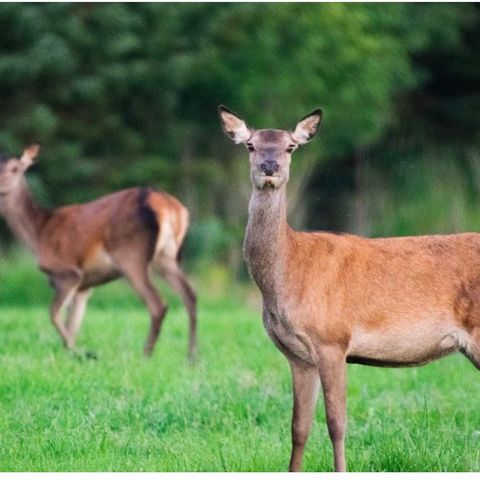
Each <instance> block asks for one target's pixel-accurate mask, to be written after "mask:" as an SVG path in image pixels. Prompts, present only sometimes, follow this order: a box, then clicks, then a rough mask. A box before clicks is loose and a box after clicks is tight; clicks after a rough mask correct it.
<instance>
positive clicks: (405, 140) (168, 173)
mask: <svg viewBox="0 0 480 480" xmlns="http://www.w3.org/2000/svg"><path fill="white" fill-rule="evenodd" d="M478 18H479V9H478V7H477V6H475V5H467V4H388V5H386V4H341V3H340V4H339V3H337V4H328V3H327V4H295V3H291V4H253V3H252V4H250V3H239V4H78V3H77V4H42V5H35V4H2V5H0V105H1V112H2V114H1V116H0V149H1V150H2V151H10V152H12V153H19V152H20V150H21V149H22V148H23V146H24V145H25V144H27V143H29V142H33V141H35V142H40V143H41V144H42V145H43V151H42V154H41V157H40V161H39V166H38V167H37V168H36V169H35V170H33V171H32V173H31V174H30V178H31V180H32V185H33V187H34V189H35V191H36V194H37V195H38V196H39V197H40V198H41V199H42V201H43V202H44V203H47V204H49V205H60V204H64V203H69V202H78V201H85V200H88V199H91V198H94V197H96V196H98V195H100V194H103V193H107V192H110V191H112V190H114V189H120V188H123V187H127V186H131V185H144V184H150V185H153V186H156V187H159V188H164V189H166V190H168V191H171V192H172V193H174V194H176V195H177V196H179V197H180V199H182V200H183V201H184V202H185V203H186V204H187V206H188V207H189V208H190V209H191V211H192V214H193V219H194V221H195V222H196V223H197V224H199V227H198V228H197V236H198V235H201V232H206V235H209V232H211V228H212V225H213V224H214V223H212V222H215V221H219V222H220V225H222V226H223V228H224V230H225V232H228V233H227V234H226V235H224V236H222V239H220V240H219V241H220V243H221V244H222V245H223V242H224V241H228V242H229V245H231V248H232V249H233V250H234V252H233V253H232V252H227V253H226V254H225V255H224V256H226V257H227V258H228V259H229V261H232V259H233V258H238V255H237V254H236V251H238V248H239V241H240V237H241V232H242V227H243V225H244V221H245V215H246V198H247V197H248V189H249V185H248V179H247V162H246V158H245V154H244V152H242V151H241V149H239V148H238V147H237V149H235V147H234V146H233V145H231V144H230V143H228V141H227V140H226V139H225V138H224V137H223V134H222V132H221V131H220V127H219V124H218V119H217V114H216V107H217V105H218V104H219V103H224V104H226V105H228V106H230V107H231V108H233V109H234V110H236V111H238V113H240V114H241V115H243V116H244V117H245V118H246V119H247V121H248V122H249V123H250V124H251V125H252V126H254V127H257V128H261V127H267V126H275V127H278V128H291V127H293V126H294V124H295V122H296V120H297V119H299V118H301V117H302V116H304V115H305V114H306V113H308V112H309V111H311V110H312V109H313V108H314V107H316V106H322V108H323V109H324V112H325V116H324V124H323V127H322V131H321V135H320V137H319V139H318V140H316V142H315V144H312V145H310V146H308V147H306V148H305V149H303V151H300V152H299V153H298V154H296V161H295V164H296V165H294V166H293V168H295V169H297V171H296V172H295V177H296V178H299V179H300V180H299V182H298V184H299V186H300V187H301V190H300V194H302V195H304V196H306V197H305V198H307V199H308V201H307V202H301V204H296V210H297V212H298V215H297V219H300V220H298V221H297V222H296V226H313V227H323V228H329V227H336V228H343V229H345V228H346V229H353V230H357V231H362V230H365V228H363V227H362V225H361V223H362V222H361V221H358V220H356V221H354V222H349V221H346V220H343V219H344V218H345V217H346V216H347V213H351V204H350V203H349V202H348V198H347V197H349V195H351V194H353V195H354V197H355V196H356V195H357V193H358V192H359V191H361V190H362V188H363V187H364V186H362V185H360V184H359V182H358V178H357V174H356V173H355V172H356V170H355V169H356V166H357V163H358V162H356V160H355V159H356V158H358V157H359V152H360V153H361V152H367V156H368V160H369V168H370V169H373V171H375V172H380V173H381V175H382V176H386V177H387V178H388V181H389V182H392V183H393V184H395V183H396V182H397V181H398V175H401V172H400V173H399V172H398V169H397V167H396V166H395V164H397V163H398V157H402V156H404V155H405V153H406V154H407V155H410V156H411V157H412V158H413V159H414V161H415V162H417V161H419V159H421V158H423V157H424V156H425V155H427V156H428V155H430V154H431V149H430V147H431V146H432V145H437V144H439V143H441V142H447V143H448V144H453V143H456V144H460V145H461V146H462V148H463V147H465V148H466V147H469V148H473V147H472V146H476V145H477V143H478V132H479V128H478V125H479V124H478V120H477V118H478V115H477V112H478V101H479V95H480V93H479V89H478V65H479V64H480V62H479V61H478V51H479V49H478V38H479V35H478V29H479V23H478ZM406 146H407V149H405V147H406ZM428 149H430V150H428ZM427 150H428V151H427ZM360 156H361V155H360ZM384 158H387V160H384ZM454 161H455V162H461V161H462V158H455V159H454ZM463 163H464V164H465V161H464V162H463ZM297 165H299V166H297ZM302 165H306V166H302ZM330 171H332V172H335V171H336V172H338V171H341V172H342V173H341V175H340V176H338V175H337V177H336V178H338V179H339V184H338V188H337V187H336V188H335V189H332V188H326V189H325V188H324V189H323V190H322V191H320V189H321V188H322V185H323V184H324V183H325V182H324V181H322V177H321V176H322V175H324V174H325V172H327V173H328V172H330ZM462 171H463V170H462ZM306 180H308V181H306ZM327 183H328V184H329V185H330V179H329V178H328V177H327ZM389 192H390V191H389ZM370 193H372V192H370ZM373 193H375V192H373ZM325 197H326V198H325ZM357 197H358V195H357ZM361 197H362V198H363V197H364V195H363V194H362V196H361ZM355 198H356V197H355ZM356 201H357V202H361V201H363V200H361V199H360V197H358V198H356ZM319 209H320V210H321V211H323V212H324V214H323V215H321V216H319V215H318V211H319ZM330 210H332V211H331V213H329V212H330ZM367 210H368V209H367ZM357 214H358V212H357V213H355V212H354V213H353V214H352V215H353V216H355V215H357ZM367 214H368V215H370V216H371V215H373V212H370V211H368V212H367ZM215 217H216V218H218V219H219V220H212V218H215ZM204 222H205V226H202V224H203V223H204ZM294 222H295V220H294ZM366 230H369V229H366ZM370 230H371V229H370ZM398 233H400V232H398ZM3 235H4V230H2V236H3ZM202 242H203V244H205V242H206V239H199V249H198V251H196V250H195V247H194V246H193V247H192V248H191V253H192V255H194V254H196V255H203V253H204V250H205V249H204V247H200V245H202ZM221 248H223V247H221ZM229 248H230V247H228V248H227V250H228V249H229ZM201 250H202V251H201ZM208 255H210V254H208Z"/></svg>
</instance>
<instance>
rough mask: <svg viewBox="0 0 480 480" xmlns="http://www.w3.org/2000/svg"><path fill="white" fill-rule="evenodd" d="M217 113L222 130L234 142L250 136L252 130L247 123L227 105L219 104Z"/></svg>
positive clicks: (242, 140) (245, 139)
mask: <svg viewBox="0 0 480 480" xmlns="http://www.w3.org/2000/svg"><path fill="white" fill-rule="evenodd" d="M218 114H219V116H220V121H221V122H222V128H223V131H224V132H225V133H226V134H227V135H228V136H229V137H230V138H231V139H232V140H233V141H234V142H235V143H242V142H246V141H247V140H248V139H249V138H250V137H251V136H252V131H251V130H250V129H249V128H248V127H247V124H246V123H245V122H244V121H243V120H242V119H241V118H240V117H239V116H237V115H236V114H235V113H233V112H232V111H231V110H229V109H228V108H227V107H224V106H223V105H220V106H219V107H218Z"/></svg>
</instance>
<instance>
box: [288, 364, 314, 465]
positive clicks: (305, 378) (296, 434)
mask: <svg viewBox="0 0 480 480" xmlns="http://www.w3.org/2000/svg"><path fill="white" fill-rule="evenodd" d="M290 368H291V370H292V384H293V416H292V455H291V458H290V466H289V470H290V471H291V472H298V471H300V470H301V468H302V460H303V451H304V449H305V443H306V442H307V439H308V435H309V433H310V428H311V426H312V421H313V415H314V412H315V405H316V403H317V396H318V390H319V386H320V377H319V375H318V370H317V368H315V367H310V366H306V367H305V366H303V365H299V364H295V363H293V362H292V361H290Z"/></svg>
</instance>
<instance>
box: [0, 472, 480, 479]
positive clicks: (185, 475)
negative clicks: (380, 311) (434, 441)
mask: <svg viewBox="0 0 480 480" xmlns="http://www.w3.org/2000/svg"><path fill="white" fill-rule="evenodd" d="M318 478H321V479H322V480H344V479H355V480H371V479H372V478H377V479H379V480H380V479H384V478H387V479H392V480H404V479H415V480H437V479H438V478H446V479H453V480H473V479H478V478H479V475H478V473H435V472H428V473H427V472H425V473H386V472H383V473H332V472H329V473H323V472H309V473H295V474H290V473H285V472H282V473H278V472H276V473H250V472H249V473H198V472H178V473H91V472H89V473H81V472H73V473H60V472H54V473H21V472H19V473H0V480H20V479H21V480H65V479H66V480H147V479H148V480H151V479H152V480H180V479H182V480H185V479H188V480H189V479H193V480H212V479H213V480H222V479H226V480H253V479H255V480H257V479H259V480H282V479H284V480H286V479H290V480H291V479H295V480H302V479H307V480H312V479H318Z"/></svg>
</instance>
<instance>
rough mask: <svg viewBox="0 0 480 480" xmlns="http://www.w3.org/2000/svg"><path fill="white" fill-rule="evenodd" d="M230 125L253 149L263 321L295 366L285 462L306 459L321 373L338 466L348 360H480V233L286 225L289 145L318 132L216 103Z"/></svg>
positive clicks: (252, 229) (312, 125)
mask: <svg viewBox="0 0 480 480" xmlns="http://www.w3.org/2000/svg"><path fill="white" fill-rule="evenodd" d="M220 117H221V120H222V124H223V128H224V130H225V132H226V133H227V135H229V136H231V137H232V138H233V139H234V140H235V141H236V142H237V143H240V142H243V143H245V144H246V145H247V147H248V149H249V151H250V163H251V179H252V183H253V187H254V188H253V191H252V196H251V200H250V205H249V216H248V223H247V229H246V235H245V241H244V256H245V259H246V262H247V265H248V268H249V271H250V274H251V276H252V278H253V279H254V281H255V282H256V284H257V285H258V287H259V289H260V291H261V293H262V297H263V322H264V325H265V328H266V330H267V332H268V334H269V336H270V338H271V339H272V340H273V342H274V343H275V345H276V346H277V347H278V348H279V349H280V350H281V351H282V353H283V354H284V355H285V356H286V357H287V359H288V361H289V364H290V368H291V371H292V383H293V393H294V406H293V417H292V455H291V459H290V470H292V471H297V470H299V469H300V468H301V463H302V457H303V451H304V447H305V443H306V441H307V438H308V435H309V431H310V427H311V424H312V420H313V416H314V409H315V404H316V398H317V394H318V389H319V386H320V383H321V385H322V389H323V395H324V400H325V410H326V417H327V426H328V430H329V434H330V438H331V440H332V444H333V450H334V460H335V469H336V470H337V471H344V470H345V469H346V461H345V452H344V436H345V429H346V363H347V362H350V363H362V364H366V365H375V366H394V367H401V366H412V365H422V364H425V363H428V362H430V361H432V360H435V359H437V358H440V357H442V356H444V355H448V354H449V353H452V352H455V351H460V352H462V353H463V354H465V355H466V356H467V357H468V358H469V359H470V360H471V361H472V363H473V364H474V365H475V366H476V367H477V368H480V235H479V234H476V233H466V234H458V235H431V236H419V237H400V238H383V239H367V238H363V237H359V236H355V235H343V234H340V235H337V234H332V233H326V232H313V233H306V232H297V231H295V230H293V229H291V228H290V227H289V226H288V224H287V215H286V212H287V202H286V183H287V181H288V177H289V164H290V153H291V152H292V151H293V150H294V149H295V148H296V147H297V146H298V145H299V144H302V143H306V142H307V141H309V140H310V138H311V137H312V136H313V135H314V134H315V133H316V131H317V129H318V126H319V124H320V119H321V113H320V112H319V111H316V112H314V113H313V114H312V115H310V116H307V117H306V118H305V119H303V120H302V121H301V122H299V124H298V125H297V128H296V129H295V131H292V132H287V131H279V130H257V131H255V130H252V129H249V128H248V127H247V126H246V124H245V122H243V120H242V119H240V118H239V117H238V116H236V115H235V114H234V113H233V112H231V111H229V110H228V109H226V108H224V107H220Z"/></svg>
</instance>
